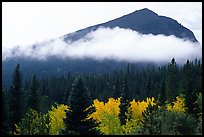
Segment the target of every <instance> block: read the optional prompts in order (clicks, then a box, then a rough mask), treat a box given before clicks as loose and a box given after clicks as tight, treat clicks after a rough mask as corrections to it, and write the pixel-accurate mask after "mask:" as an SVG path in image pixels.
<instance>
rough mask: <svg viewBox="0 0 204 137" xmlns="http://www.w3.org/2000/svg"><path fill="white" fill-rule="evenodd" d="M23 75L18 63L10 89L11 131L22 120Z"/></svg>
mask: <svg viewBox="0 0 204 137" xmlns="http://www.w3.org/2000/svg"><path fill="white" fill-rule="evenodd" d="M22 79H23V75H22V73H21V71H20V65H19V64H17V66H16V68H15V70H14V73H13V77H12V84H11V86H10V89H9V113H10V114H9V121H10V127H11V131H14V130H15V125H14V124H17V123H19V122H20V120H21V118H22V110H23V98H22V97H23V91H22V87H23V84H22Z"/></svg>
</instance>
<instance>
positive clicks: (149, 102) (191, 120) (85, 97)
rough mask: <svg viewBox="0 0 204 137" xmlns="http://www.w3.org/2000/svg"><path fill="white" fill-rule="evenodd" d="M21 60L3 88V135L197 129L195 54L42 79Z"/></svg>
mask: <svg viewBox="0 0 204 137" xmlns="http://www.w3.org/2000/svg"><path fill="white" fill-rule="evenodd" d="M20 65H21V64H18V65H17V66H16V68H14V71H13V77H12V83H11V84H10V86H9V87H4V86H3V89H2V134H3V135H12V134H14V135H127V134H130V135H141V134H142V135H144V134H150V135H166V134H167V135H178V134H182V135H195V134H196V135H197V134H202V62H201V61H200V60H197V59H195V60H193V61H190V60H187V61H186V63H185V64H183V65H177V63H176V60H175V59H174V58H173V59H172V60H171V61H170V62H169V63H168V64H166V65H163V66H154V65H150V66H148V67H144V68H143V69H137V67H136V66H134V65H133V64H129V63H128V64H127V67H126V68H125V69H121V70H117V71H111V72H108V73H101V74H94V73H93V74H91V73H90V74H77V75H76V74H71V73H67V75H64V76H59V77H55V76H50V77H46V78H42V79H38V76H37V75H33V77H32V78H30V79H24V74H23V72H22V71H21V66H20ZM164 121H165V122H164Z"/></svg>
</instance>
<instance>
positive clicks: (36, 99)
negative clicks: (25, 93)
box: [28, 75, 40, 112]
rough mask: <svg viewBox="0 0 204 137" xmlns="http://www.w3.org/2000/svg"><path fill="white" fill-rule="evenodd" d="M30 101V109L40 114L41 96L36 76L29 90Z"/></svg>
mask: <svg viewBox="0 0 204 137" xmlns="http://www.w3.org/2000/svg"><path fill="white" fill-rule="evenodd" d="M29 90H30V94H29V100H28V107H29V108H32V109H34V110H36V111H37V112H40V95H39V83H38V80H37V78H36V75H34V76H33V78H32V81H31V86H30V88H29Z"/></svg>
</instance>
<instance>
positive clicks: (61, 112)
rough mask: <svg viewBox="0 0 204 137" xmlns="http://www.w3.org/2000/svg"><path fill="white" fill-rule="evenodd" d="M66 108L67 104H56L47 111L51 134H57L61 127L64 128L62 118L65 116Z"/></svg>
mask: <svg viewBox="0 0 204 137" xmlns="http://www.w3.org/2000/svg"><path fill="white" fill-rule="evenodd" d="M66 110H68V106H67V105H64V104H60V105H57V107H56V108H55V107H54V106H52V109H51V111H48V114H49V116H50V118H51V122H50V123H49V124H50V127H51V130H50V134H51V135H58V134H59V131H60V130H61V129H64V128H65V124H64V121H63V119H65V118H66V112H65V111H66Z"/></svg>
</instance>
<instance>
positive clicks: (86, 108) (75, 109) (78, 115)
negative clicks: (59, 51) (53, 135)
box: [65, 76, 97, 135]
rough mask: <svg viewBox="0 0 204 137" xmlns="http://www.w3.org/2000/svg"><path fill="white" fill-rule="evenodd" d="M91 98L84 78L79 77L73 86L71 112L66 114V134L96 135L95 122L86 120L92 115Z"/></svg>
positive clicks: (69, 101) (69, 102)
mask: <svg viewBox="0 0 204 137" xmlns="http://www.w3.org/2000/svg"><path fill="white" fill-rule="evenodd" d="M91 105H92V103H91V98H90V96H89V93H88V91H87V89H86V87H85V85H84V82H83V79H82V77H80V76H79V77H77V78H76V79H75V81H74V82H73V84H72V89H71V92H70V95H69V98H68V106H69V107H70V110H71V111H67V112H66V117H67V118H66V119H65V125H66V130H65V134H80V135H94V134H96V133H97V132H96V130H95V126H96V125H95V121H94V120H93V119H89V120H86V118H87V117H88V116H89V114H91V113H92V111H93V108H92V107H91Z"/></svg>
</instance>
